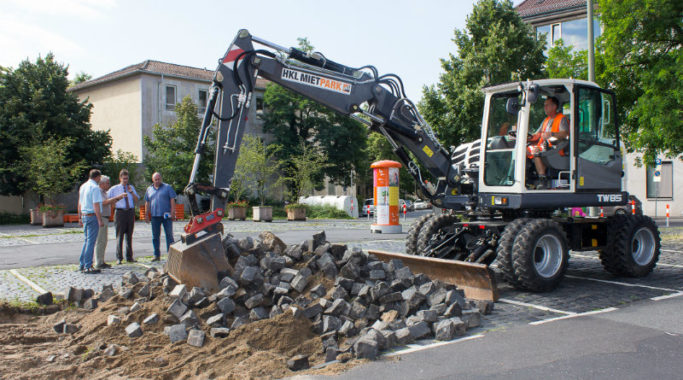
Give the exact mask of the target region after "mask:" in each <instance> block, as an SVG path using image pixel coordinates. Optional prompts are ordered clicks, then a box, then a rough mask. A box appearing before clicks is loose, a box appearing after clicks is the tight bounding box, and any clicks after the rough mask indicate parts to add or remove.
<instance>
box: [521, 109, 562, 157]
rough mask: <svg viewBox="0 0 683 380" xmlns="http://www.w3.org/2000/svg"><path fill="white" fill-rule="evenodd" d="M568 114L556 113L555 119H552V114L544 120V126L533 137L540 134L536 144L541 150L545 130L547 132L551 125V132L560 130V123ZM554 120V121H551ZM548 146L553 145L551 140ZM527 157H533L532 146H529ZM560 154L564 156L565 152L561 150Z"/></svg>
mask: <svg viewBox="0 0 683 380" xmlns="http://www.w3.org/2000/svg"><path fill="white" fill-rule="evenodd" d="M565 118H566V116H564V114H561V113H558V114H557V115H555V118H554V119H551V118H550V116H547V117H546V118H545V119H544V120H543V123H541V125H542V127H541V129H540V130H539V131H538V132H537V133H536V134H535V135H534V136H533V137H532V139H533V138H534V137H536V136H538V137H539V138H538V143H536V146H538V147H539V148H540V150H543V143H544V142H545V139H544V138H543V132H546V130H547V129H548V126H550V132H551V133H557V132H559V131H560V123H562V120H563V119H565ZM551 121H552V123H551ZM548 146H553V145H552V144H551V143H550V141H548ZM526 150H527V158H529V159H532V158H534V156H533V155H532V154H531V147H530V146H529V147H527V148H526ZM560 156H564V153H563V152H562V151H560Z"/></svg>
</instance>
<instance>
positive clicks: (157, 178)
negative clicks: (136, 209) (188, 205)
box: [145, 173, 176, 261]
mask: <svg viewBox="0 0 683 380" xmlns="http://www.w3.org/2000/svg"><path fill="white" fill-rule="evenodd" d="M152 183H153V184H152V186H150V187H148V188H147V191H146V192H145V220H146V221H148V222H149V221H150V217H151V220H152V245H153V246H154V260H153V261H159V259H160V257H161V252H160V250H159V235H160V234H161V226H162V225H163V226H164V234H165V235H166V252H168V247H170V246H171V243H173V222H172V221H173V220H175V198H176V193H175V191H174V190H173V188H172V187H171V186H170V185H168V184H166V183H163V182H162V181H161V174H159V173H154V174H153V175H152Z"/></svg>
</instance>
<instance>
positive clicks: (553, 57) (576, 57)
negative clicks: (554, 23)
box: [546, 39, 588, 80]
mask: <svg viewBox="0 0 683 380" xmlns="http://www.w3.org/2000/svg"><path fill="white" fill-rule="evenodd" d="M546 71H547V72H548V78H574V79H583V80H587V79H588V54H587V52H586V50H579V51H576V52H575V51H573V48H572V47H571V46H564V43H563V41H562V40H561V39H560V40H557V41H555V46H553V47H552V48H551V49H549V50H548V60H547V61H546Z"/></svg>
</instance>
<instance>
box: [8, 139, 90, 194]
mask: <svg viewBox="0 0 683 380" xmlns="http://www.w3.org/2000/svg"><path fill="white" fill-rule="evenodd" d="M72 145H73V140H72V139H71V138H68V137H67V138H64V139H55V138H48V139H47V140H45V141H43V142H42V143H39V144H36V145H32V146H28V147H21V148H20V150H19V151H20V153H21V156H22V159H23V160H22V164H21V166H20V167H21V169H22V171H23V172H25V173H30V176H29V177H28V184H29V187H30V189H31V190H33V191H35V192H36V194H38V195H39V196H41V197H42V198H43V200H44V201H45V203H47V204H49V205H54V204H55V198H56V196H57V195H58V194H59V193H62V192H65V191H69V190H71V188H73V186H74V185H75V184H76V183H77V182H78V178H79V176H80V174H81V173H83V171H84V170H85V169H87V165H86V164H85V162H84V161H79V162H74V163H69V158H68V151H69V149H70V148H71V146H72Z"/></svg>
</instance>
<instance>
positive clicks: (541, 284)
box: [512, 219, 569, 292]
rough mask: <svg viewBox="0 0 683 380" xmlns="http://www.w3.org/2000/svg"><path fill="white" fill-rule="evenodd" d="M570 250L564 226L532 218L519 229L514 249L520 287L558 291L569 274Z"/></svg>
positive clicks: (517, 280) (513, 260) (516, 275)
mask: <svg viewBox="0 0 683 380" xmlns="http://www.w3.org/2000/svg"><path fill="white" fill-rule="evenodd" d="M568 261H569V251H568V249H567V236H566V234H565V232H564V230H563V229H562V227H561V226H560V225H559V224H558V223H556V222H554V221H552V220H550V219H532V220H529V221H528V223H526V224H524V226H523V227H522V228H521V229H520V230H519V235H518V236H517V238H516V239H515V242H514V244H513V249H512V268H513V269H514V271H515V277H516V284H515V286H516V287H517V288H520V289H523V290H528V291H532V292H546V291H549V290H552V289H555V287H557V285H558V284H559V283H560V281H561V280H562V278H563V277H564V273H565V272H566V271H567V262H568Z"/></svg>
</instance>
